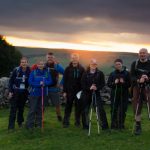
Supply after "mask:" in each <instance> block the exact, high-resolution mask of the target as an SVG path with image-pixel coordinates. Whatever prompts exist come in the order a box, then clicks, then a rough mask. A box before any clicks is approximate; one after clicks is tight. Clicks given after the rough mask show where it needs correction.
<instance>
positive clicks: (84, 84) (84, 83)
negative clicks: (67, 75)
mask: <svg viewBox="0 0 150 150" xmlns="http://www.w3.org/2000/svg"><path fill="white" fill-rule="evenodd" d="M81 88H82V89H83V91H90V87H89V86H88V84H87V73H86V72H84V73H83V75H82V78H81Z"/></svg>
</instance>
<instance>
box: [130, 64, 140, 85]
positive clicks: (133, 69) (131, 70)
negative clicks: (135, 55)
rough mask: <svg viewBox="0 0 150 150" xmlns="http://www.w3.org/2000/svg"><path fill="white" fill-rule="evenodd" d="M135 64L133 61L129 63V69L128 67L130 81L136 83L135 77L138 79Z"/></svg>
mask: <svg viewBox="0 0 150 150" xmlns="http://www.w3.org/2000/svg"><path fill="white" fill-rule="evenodd" d="M135 65H136V62H133V63H132V64H131V69H130V75H131V82H132V83H136V82H137V79H138V78H137V76H136V71H135Z"/></svg>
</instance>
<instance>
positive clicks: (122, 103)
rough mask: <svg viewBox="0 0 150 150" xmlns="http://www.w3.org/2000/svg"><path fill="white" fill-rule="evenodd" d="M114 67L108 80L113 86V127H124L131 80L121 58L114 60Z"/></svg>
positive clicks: (108, 83) (109, 85)
mask: <svg viewBox="0 0 150 150" xmlns="http://www.w3.org/2000/svg"><path fill="white" fill-rule="evenodd" d="M114 67H115V70H114V71H113V72H111V74H110V76H109V78H108V82H107V85H108V87H110V88H111V97H110V100H111V129H124V128H125V126H124V123H125V117H126V112H127V107H128V100H129V87H130V86H131V80H130V74H129V72H128V71H127V70H126V68H125V67H124V66H123V61H122V60H121V59H116V60H115V61H114Z"/></svg>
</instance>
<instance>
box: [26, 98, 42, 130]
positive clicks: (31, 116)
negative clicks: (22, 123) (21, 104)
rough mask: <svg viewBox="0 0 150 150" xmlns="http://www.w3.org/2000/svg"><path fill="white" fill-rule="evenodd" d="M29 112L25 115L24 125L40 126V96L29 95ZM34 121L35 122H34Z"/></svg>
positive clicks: (28, 126)
mask: <svg viewBox="0 0 150 150" xmlns="http://www.w3.org/2000/svg"><path fill="white" fill-rule="evenodd" d="M29 104H30V108H29V113H28V116H27V122H26V127H27V128H33V127H34V126H35V125H36V126H37V127H42V98H41V96H31V97H30V99H29ZM35 123H36V124H35Z"/></svg>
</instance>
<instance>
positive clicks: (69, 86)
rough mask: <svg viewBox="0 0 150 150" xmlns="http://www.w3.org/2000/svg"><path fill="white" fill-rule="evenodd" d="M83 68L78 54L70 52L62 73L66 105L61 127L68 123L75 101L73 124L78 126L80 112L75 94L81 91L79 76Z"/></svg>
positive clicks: (65, 126)
mask: <svg viewBox="0 0 150 150" xmlns="http://www.w3.org/2000/svg"><path fill="white" fill-rule="evenodd" d="M83 72H84V68H83V67H82V65H81V64H80V63H79V55H78V54H76V53H73V54H71V62H70V64H69V66H67V67H66V69H65V73H64V85H63V92H64V94H63V95H64V97H66V105H65V112H64V119H63V127H64V128H67V127H69V125H70V115H71V111H72V106H73V103H74V102H75V126H77V127H78V126H80V112H79V107H80V106H79V104H78V101H79V100H77V97H76V94H77V93H78V92H79V91H81V77H82V75H83Z"/></svg>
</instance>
